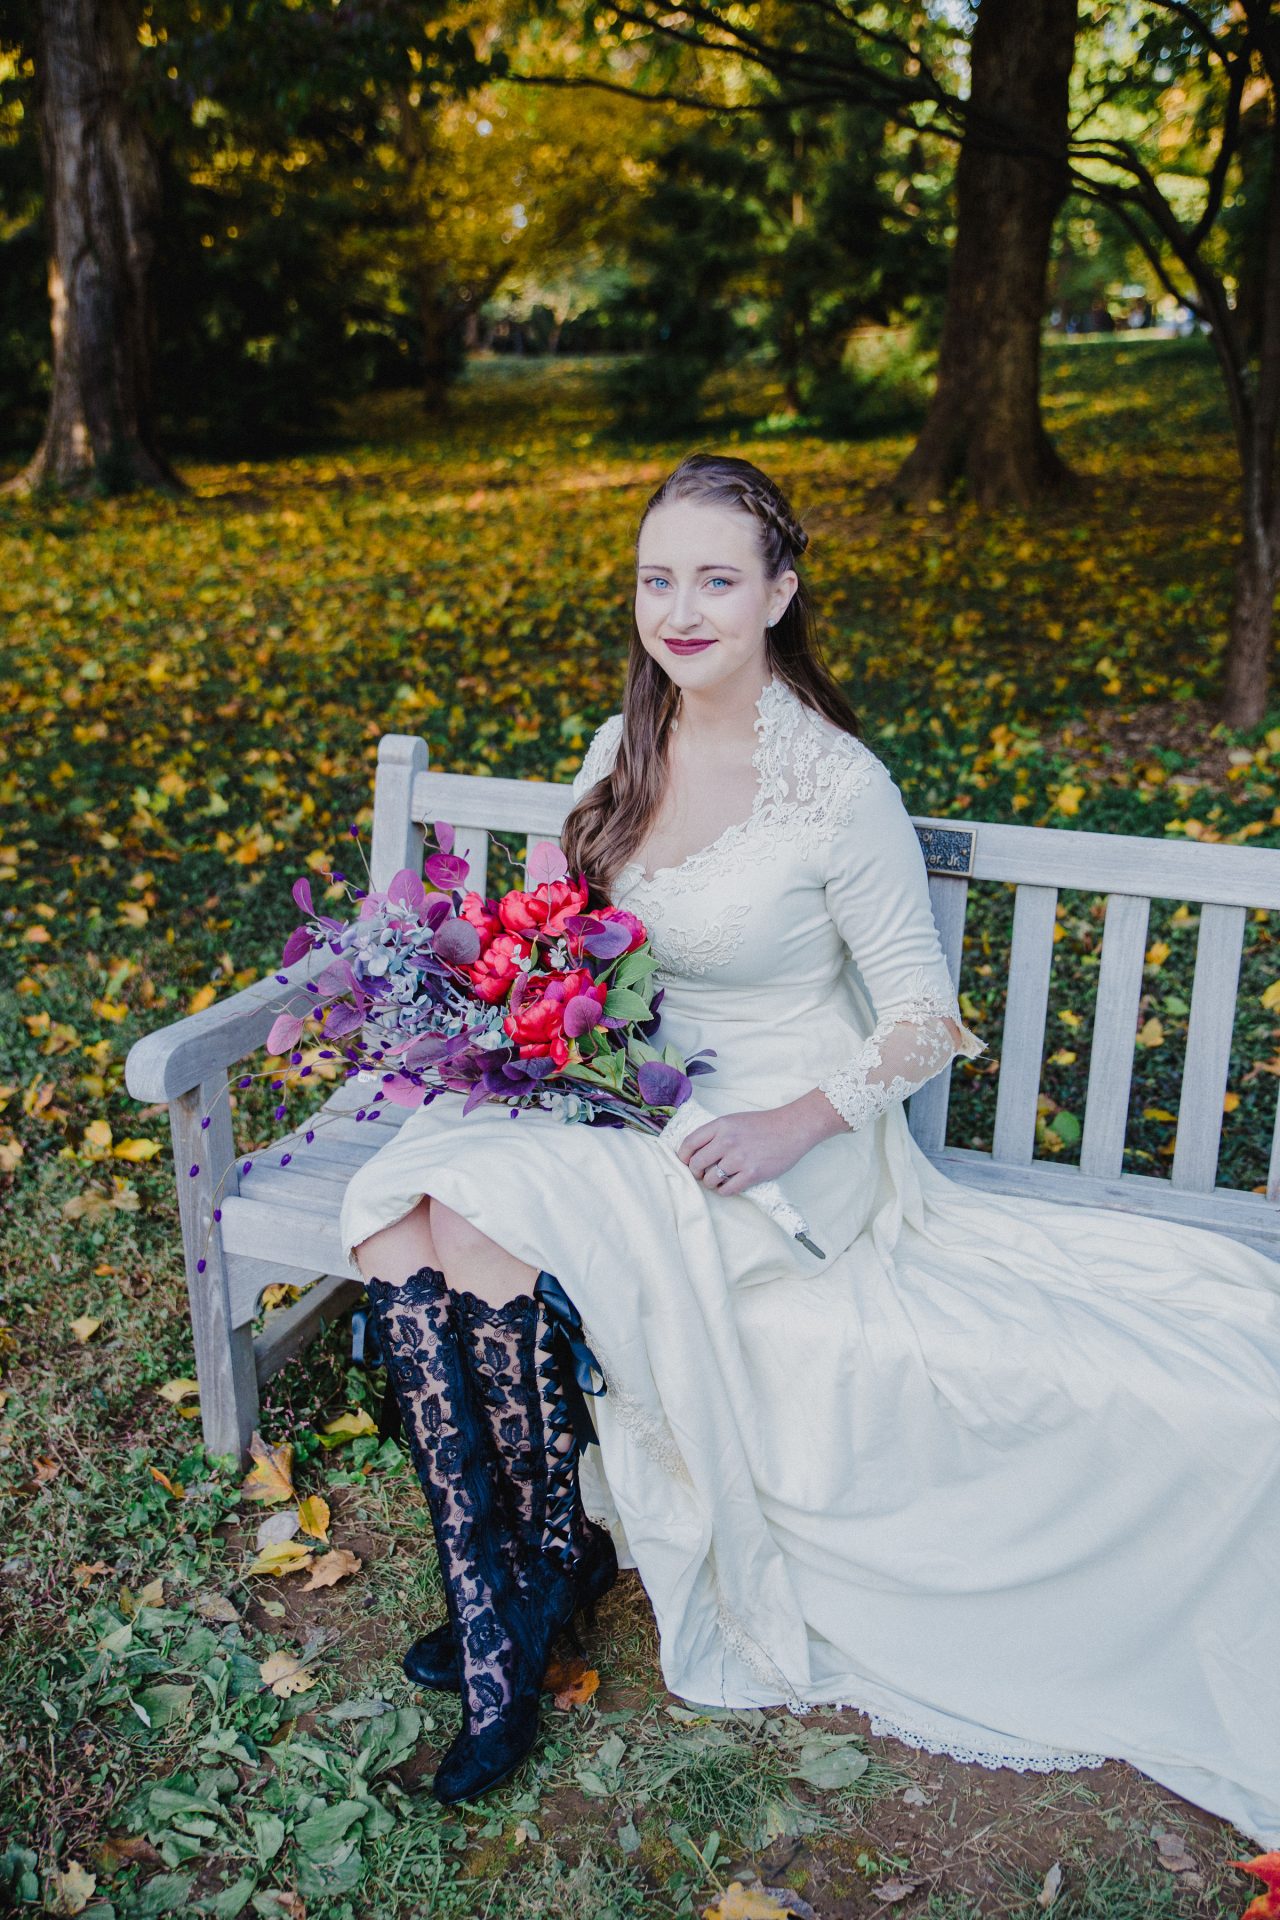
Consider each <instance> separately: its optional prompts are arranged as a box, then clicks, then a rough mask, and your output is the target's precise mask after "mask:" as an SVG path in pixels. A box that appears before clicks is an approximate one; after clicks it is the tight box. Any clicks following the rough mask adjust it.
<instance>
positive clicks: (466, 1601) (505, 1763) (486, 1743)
mask: <svg viewBox="0 0 1280 1920" xmlns="http://www.w3.org/2000/svg"><path fill="white" fill-rule="evenodd" d="M368 1292H369V1301H370V1305H371V1307H372V1308H373V1311H374V1313H375V1315H376V1316H377V1323H378V1333H379V1338H380V1342H381V1346H382V1352H383V1355H384V1358H385V1362H386V1368H387V1378H388V1381H389V1383H390V1385H391V1387H392V1390H393V1391H394V1393H395V1396H396V1401H397V1404H398V1406H399V1408H400V1414H401V1418H402V1420H403V1423H404V1433H405V1439H406V1441H407V1443H408V1447H409V1452H410V1455H411V1457H412V1459H413V1463H414V1467H415V1468H416V1470H417V1474H418V1478H419V1480H420V1481H421V1483H422V1489H423V1492H424V1493H425V1495H426V1498H427V1505H428V1507H429V1508H430V1512H431V1522H432V1527H433V1529H434V1532H435V1537H436V1548H437V1551H438V1552H439V1555H440V1570H441V1573H442V1575H443V1579H444V1591H445V1602H446V1605H447V1607H448V1610H449V1624H450V1627H451V1629H452V1632H453V1638H454V1642H455V1644H456V1646H457V1649H458V1666H459V1676H460V1683H461V1684H460V1690H461V1694H462V1731H461V1732H460V1733H459V1735H458V1737H457V1739H456V1740H455V1741H454V1742H453V1745H452V1746H451V1747H450V1748H449V1751H448V1752H447V1753H446V1755H445V1756H444V1759H443V1760H442V1761H441V1763H440V1767H439V1769H438V1771H437V1773H436V1776H435V1779H434V1781H433V1782H432V1791H433V1793H434V1794H435V1797H436V1799H437V1800H439V1801H441V1802H442V1803H443V1804H445V1805H450V1804H452V1802H454V1801H455V1800H469V1799H473V1798H474V1797H475V1796H476V1795H477V1794H480V1793H483V1792H485V1791H486V1790H487V1789H488V1788H490V1787H492V1786H496V1785H497V1783H498V1782H499V1781H500V1780H505V1779H506V1777H507V1776H508V1774H510V1773H513V1772H514V1771H515V1769H516V1767H518V1766H519V1764H520V1762H521V1761H522V1760H523V1759H524V1758H525V1757H526V1755H527V1754H528V1753H529V1751H530V1749H531V1748H532V1747H533V1745H534V1742H535V1740H536V1738H537V1732H538V1696H539V1691H540V1688H541V1683H542V1676H543V1673H544V1671H545V1667H546V1653H547V1647H548V1646H549V1644H550V1635H549V1631H548V1625H549V1618H548V1608H549V1610H550V1617H551V1618H554V1615H555V1613H556V1610H557V1609H558V1608H563V1607H564V1606H565V1604H566V1601H567V1595H566V1593H565V1592H563V1591H556V1590H555V1589H554V1583H553V1588H552V1591H551V1592H549V1593H548V1594H547V1595H546V1596H545V1600H544V1604H543V1607H542V1608H541V1609H538V1608H535V1607H534V1606H532V1605H531V1604H530V1601H529V1600H528V1599H527V1598H526V1597H525V1595H524V1594H523V1593H522V1592H521V1589H520V1586H519V1584H518V1582H517V1580H516V1578H515V1575H514V1572H513V1561H512V1556H511V1553H510V1551H509V1547H508V1545H506V1544H504V1543H506V1542H509V1539H510V1529H509V1522H508V1518H507V1514H506V1512H505V1510H504V1508H503V1506H502V1503H501V1502H500V1501H499V1500H498V1498H497V1487H498V1475H497V1472H496V1460H495V1457H494V1452H493V1445H492V1441H491V1439H490V1435H489V1427H488V1422H487V1421H486V1419H485V1417H484V1413H483V1410H482V1408H481V1407H480V1405H479V1396H478V1395H477V1394H476V1393H475V1390H474V1385H473V1382H472V1378H471V1372H470V1369H469V1367H468V1365H467V1361H466V1357H465V1354H464V1352H463V1348H462V1344H461V1341H460V1339H459V1336H458V1330H457V1325H456V1323H455V1320H454V1316H453V1311H452V1295H451V1293H450V1291H449V1288H448V1286H447V1285H446V1283H445V1278H444V1275H443V1274H442V1273H440V1272H439V1271H438V1270H437V1269H436V1268H434V1267H422V1268H420V1269H419V1271H418V1272H417V1273H413V1274H410V1275H409V1277H408V1279H407V1280H406V1281H405V1282H404V1283H403V1285H401V1286H398V1287H395V1286H390V1285H389V1284H388V1283H387V1282H386V1281H383V1280H378V1279H376V1278H374V1279H371V1280H370V1281H369V1282H368Z"/></svg>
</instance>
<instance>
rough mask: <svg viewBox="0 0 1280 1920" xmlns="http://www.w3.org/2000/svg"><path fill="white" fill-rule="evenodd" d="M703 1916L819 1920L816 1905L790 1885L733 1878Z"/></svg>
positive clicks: (732, 1919) (731, 1919) (724, 1919)
mask: <svg viewBox="0 0 1280 1920" xmlns="http://www.w3.org/2000/svg"><path fill="white" fill-rule="evenodd" d="M702 1912H703V1920H788V1916H792V1920H816V1915H815V1914H814V1911H813V1908H812V1907H811V1906H810V1905H809V1903H808V1901H807V1900H802V1899H801V1898H800V1895H799V1894H798V1893H792V1891H791V1889H790V1887H765V1886H761V1885H760V1883H759V1882H757V1883H756V1884H755V1885H754V1886H748V1885H747V1884H746V1883H745V1881H742V1880H731V1881H730V1882H729V1884H728V1886H727V1887H726V1888H725V1890H724V1892H723V1893H722V1894H721V1895H720V1898H719V1899H718V1900H716V1901H714V1902H713V1903H712V1905H711V1906H709V1907H704V1908H703V1910H702Z"/></svg>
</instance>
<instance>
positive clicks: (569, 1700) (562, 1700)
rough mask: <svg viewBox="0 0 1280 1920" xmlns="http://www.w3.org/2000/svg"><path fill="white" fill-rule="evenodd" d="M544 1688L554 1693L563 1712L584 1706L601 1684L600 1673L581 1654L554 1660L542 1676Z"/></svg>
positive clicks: (556, 1701)
mask: <svg viewBox="0 0 1280 1920" xmlns="http://www.w3.org/2000/svg"><path fill="white" fill-rule="evenodd" d="M542 1685H543V1690H544V1691H545V1692H547V1693H551V1694H554V1696H555V1703H556V1705H557V1706H558V1707H559V1708H560V1710H561V1711H562V1712H567V1711H568V1710H569V1709H570V1708H571V1707H583V1706H585V1705H586V1703H587V1701H588V1700H589V1699H590V1698H591V1696H592V1694H593V1693H594V1692H595V1690H596V1688H597V1687H598V1686H599V1685H600V1675H599V1674H598V1673H597V1672H596V1670H595V1668H594V1667H589V1666H588V1665H587V1663H586V1661H585V1660H584V1659H583V1658H582V1655H581V1654H574V1656H573V1658H572V1659H571V1660H553V1661H552V1662H551V1665H550V1666H549V1667H548V1668H547V1670H546V1672H545V1674H544V1675H543V1676H542Z"/></svg>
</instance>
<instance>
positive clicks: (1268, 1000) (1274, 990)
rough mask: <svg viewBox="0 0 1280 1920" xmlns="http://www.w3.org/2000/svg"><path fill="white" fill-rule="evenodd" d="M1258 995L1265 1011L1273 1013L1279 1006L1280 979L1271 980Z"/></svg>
mask: <svg viewBox="0 0 1280 1920" xmlns="http://www.w3.org/2000/svg"><path fill="white" fill-rule="evenodd" d="M1260 997H1261V1000H1262V1004H1263V1006H1264V1007H1265V1008H1266V1010H1267V1012H1268V1013H1274V1012H1275V1011H1276V1009H1277V1008H1278V1007H1280V980H1273V981H1272V982H1271V985H1270V986H1269V987H1268V988H1267V989H1266V991H1265V992H1264V993H1263V994H1262V995H1261V996H1260Z"/></svg>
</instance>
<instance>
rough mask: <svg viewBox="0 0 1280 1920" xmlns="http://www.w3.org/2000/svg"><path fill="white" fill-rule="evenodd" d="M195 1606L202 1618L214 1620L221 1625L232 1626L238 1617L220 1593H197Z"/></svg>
mask: <svg viewBox="0 0 1280 1920" xmlns="http://www.w3.org/2000/svg"><path fill="white" fill-rule="evenodd" d="M195 1608H196V1612H197V1613H198V1614H199V1615H200V1618H201V1619H202V1620H214V1621H217V1622H218V1623H219V1624H220V1625H222V1626H227V1627H229V1626H233V1625H234V1624H235V1623H236V1621H238V1620H239V1618H240V1615H239V1614H238V1613H237V1612H236V1610H235V1608H234V1607H233V1606H232V1604H231V1602H230V1601H229V1600H228V1599H226V1598H225V1597H224V1596H223V1595H222V1594H220V1593H198V1594H197V1595H196V1599H195Z"/></svg>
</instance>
